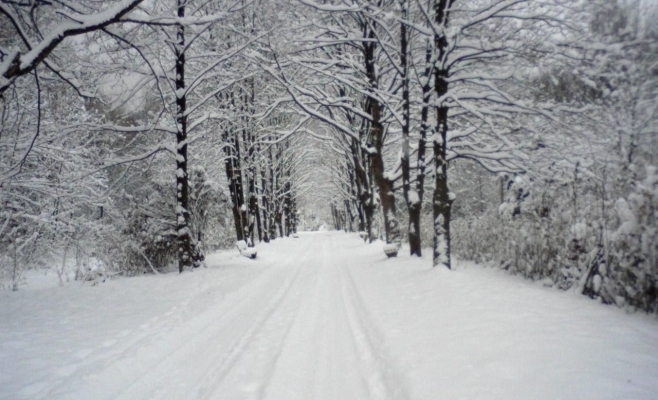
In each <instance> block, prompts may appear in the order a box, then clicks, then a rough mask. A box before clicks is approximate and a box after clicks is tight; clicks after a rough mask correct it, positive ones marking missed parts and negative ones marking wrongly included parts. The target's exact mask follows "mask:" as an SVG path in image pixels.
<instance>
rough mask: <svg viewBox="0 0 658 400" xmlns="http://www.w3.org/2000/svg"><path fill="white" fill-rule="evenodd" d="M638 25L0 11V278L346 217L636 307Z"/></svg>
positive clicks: (374, 12)
mask: <svg viewBox="0 0 658 400" xmlns="http://www.w3.org/2000/svg"><path fill="white" fill-rule="evenodd" d="M656 20H658V5H657V4H656V3H655V2H653V1H651V0H546V1H541V2H538V1H532V0H469V1H464V0H213V1H203V0H151V1H145V0H104V1H92V0H79V1H69V0H0V74H1V78H0V107H1V108H2V111H1V115H0V285H1V286H2V287H3V288H5V289H6V290H10V291H11V290H13V291H16V290H20V289H21V287H22V285H23V284H24V282H25V274H26V272H28V271H30V270H40V269H51V270H54V271H56V273H57V274H58V275H59V279H60V281H64V280H67V279H72V280H80V281H93V280H96V279H98V278H99V277H112V276H117V275H122V276H126V277H127V276H137V275H143V274H162V273H166V272H172V271H178V272H183V271H185V270H189V269H193V268H196V267H200V266H203V265H204V262H205V261H204V260H205V258H206V256H207V255H208V254H211V253H212V252H214V251H216V250H219V249H226V248H234V247H235V243H236V242H238V241H245V242H246V243H247V245H248V246H249V247H254V246H255V247H258V246H259V245H260V244H261V243H267V242H270V241H273V240H276V239H277V238H282V237H287V236H293V235H296V233H297V232H298V231H299V232H301V231H312V230H344V231H347V232H359V235H360V236H361V237H362V238H363V240H364V242H366V243H372V242H374V241H377V240H382V241H385V243H386V245H385V246H384V251H385V252H386V255H387V256H390V257H396V256H397V257H430V258H431V260H432V265H434V267H435V268H441V269H446V268H447V269H450V268H451V267H452V265H453V264H454V259H460V260H472V261H475V262H478V263H482V264H486V265H492V266H494V267H496V268H500V269H503V270H506V271H509V273H511V274H516V275H521V276H523V277H525V278H527V279H529V280H533V281H540V282H542V283H543V284H544V285H545V286H551V287H556V288H559V289H563V290H577V291H579V292H580V293H582V294H583V295H586V296H589V297H591V298H593V299H598V300H599V301H600V302H602V303H605V304H612V305H616V306H619V307H628V308H629V309H637V310H641V311H644V312H647V313H654V314H655V313H657V312H658V25H657V24H655V21H656ZM366 243H364V246H367V244H366ZM403 244H404V246H403ZM428 251H429V254H426V253H428Z"/></svg>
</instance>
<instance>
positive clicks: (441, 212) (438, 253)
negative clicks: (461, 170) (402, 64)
mask: <svg viewBox="0 0 658 400" xmlns="http://www.w3.org/2000/svg"><path fill="white" fill-rule="evenodd" d="M453 2H454V0H439V1H437V2H436V4H435V15H434V18H435V19H434V22H435V23H436V24H437V25H438V26H443V27H447V25H448V18H449V9H450V7H451V6H452V3H453ZM443 32H445V30H441V31H440V32H439V33H436V34H435V35H434V50H435V52H436V55H437V56H438V61H437V63H438V64H439V65H438V66H437V68H436V69H435V71H434V91H435V92H436V96H437V99H442V98H443V96H445V95H446V94H447V93H448V75H449V71H448V68H447V67H446V66H445V55H446V51H447V47H448V40H447V38H446V37H445V35H444V34H443ZM448 111H449V110H448V106H447V105H446V104H445V100H442V102H441V103H440V104H439V106H438V108H437V112H436V129H437V134H438V136H439V137H438V138H435V139H434V143H433V146H434V168H435V171H436V174H435V179H434V196H433V199H432V200H433V203H432V210H433V217H434V254H433V264H434V266H439V265H443V266H445V267H447V268H448V269H450V212H451V209H452V198H451V194H450V191H449V189H448V162H447V158H446V150H447V144H448V142H447V136H448Z"/></svg>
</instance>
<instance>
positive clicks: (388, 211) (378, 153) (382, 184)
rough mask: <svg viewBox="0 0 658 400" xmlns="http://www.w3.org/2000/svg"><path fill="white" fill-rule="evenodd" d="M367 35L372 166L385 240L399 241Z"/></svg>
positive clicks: (372, 53)
mask: <svg viewBox="0 0 658 400" xmlns="http://www.w3.org/2000/svg"><path fill="white" fill-rule="evenodd" d="M367 37H368V38H369V39H371V40H372V41H371V42H367V43H364V45H363V50H364V62H365V67H366V68H365V70H366V76H367V78H368V83H369V84H370V91H371V95H370V96H369V97H368V99H367V101H366V110H367V112H368V114H369V115H370V117H371V119H372V120H371V123H370V139H371V140H372V147H373V148H374V151H373V152H371V153H370V163H371V164H370V166H371V170H372V175H373V177H374V179H375V183H376V184H377V187H378V189H379V199H380V201H381V204H382V212H383V214H384V230H385V232H386V243H398V244H399V243H400V242H401V237H400V226H399V225H398V220H397V216H396V209H395V196H394V193H393V182H392V181H391V180H389V179H388V178H386V177H385V176H384V172H385V168H384V159H383V156H382V154H383V150H384V126H383V125H382V119H381V117H382V115H381V113H382V106H381V104H380V102H379V99H378V98H377V94H376V92H377V88H378V83H377V81H378V76H377V72H376V60H375V49H376V46H377V44H376V42H375V33H374V32H373V31H372V30H371V29H370V30H369V31H368V34H367Z"/></svg>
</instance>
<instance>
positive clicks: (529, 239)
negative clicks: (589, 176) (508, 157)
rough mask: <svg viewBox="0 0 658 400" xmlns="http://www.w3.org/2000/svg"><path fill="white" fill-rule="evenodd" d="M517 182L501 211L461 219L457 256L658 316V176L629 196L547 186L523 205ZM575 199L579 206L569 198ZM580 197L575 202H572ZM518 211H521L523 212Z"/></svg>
mask: <svg viewBox="0 0 658 400" xmlns="http://www.w3.org/2000/svg"><path fill="white" fill-rule="evenodd" d="M517 186H518V182H517V183H516V184H513V185H511V187H510V191H511V192H512V193H513V195H512V196H510V198H509V199H508V200H507V201H506V202H505V203H503V204H502V205H501V206H500V208H499V210H490V211H489V212H486V213H484V214H482V215H479V216H476V217H471V218H461V219H457V220H455V222H454V225H453V229H454V230H453V231H454V232H455V239H454V247H453V249H454V251H455V253H456V254H457V255H458V256H459V257H461V258H465V259H471V260H475V261H477V262H495V263H496V264H498V265H499V266H500V268H503V269H505V270H508V271H510V272H512V273H515V274H521V275H523V276H524V277H527V278H529V279H533V280H544V282H545V283H549V282H550V283H551V284H554V285H555V286H557V287H559V288H561V289H570V288H575V289H577V290H580V291H582V292H583V294H586V295H588V296H590V297H593V298H600V299H601V300H602V301H603V302H605V303H611V304H617V305H620V306H622V305H630V306H633V307H636V308H638V309H642V310H645V311H647V312H658V290H657V281H658V228H657V226H658V174H657V173H656V168H655V167H648V168H647V171H646V177H645V178H644V179H643V180H642V181H641V182H640V183H638V184H637V185H636V186H635V188H634V189H633V191H632V192H631V193H629V194H628V196H626V197H625V198H618V199H616V200H614V201H613V200H605V199H601V198H600V197H598V198H597V194H596V192H594V191H593V190H592V188H591V187H584V188H582V189H581V190H578V191H577V196H574V194H573V193H574V192H573V191H572V189H573V188H569V187H568V186H565V185H563V186H562V187H561V188H560V187H553V188H551V187H550V186H549V187H547V188H546V189H545V190H544V191H542V192H539V193H537V194H535V195H529V196H527V197H526V198H525V199H524V200H523V201H522V202H520V203H519V202H518V197H517V196H516V193H518V187H517ZM569 198H571V199H572V201H571V202H569V201H564V200H565V199H569ZM574 198H576V199H577V200H576V202H577V203H576V204H574V202H573V199H574ZM517 207H520V208H518V212H515V210H517Z"/></svg>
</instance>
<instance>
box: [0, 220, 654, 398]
mask: <svg viewBox="0 0 658 400" xmlns="http://www.w3.org/2000/svg"><path fill="white" fill-rule="evenodd" d="M382 246H383V245H382V244H381V243H375V244H371V245H366V244H364V243H363V242H362V241H361V240H360V239H358V237H357V236H356V235H348V234H341V233H335V232H320V233H312V234H310V233H309V234H301V235H300V238H299V239H279V240H276V241H274V242H273V243H270V244H262V245H259V246H258V259H257V260H249V259H247V258H244V257H240V256H238V255H237V251H232V252H224V253H218V254H216V255H213V256H210V257H209V259H208V264H209V268H207V269H200V270H197V271H194V272H186V273H184V274H182V275H178V274H168V275H160V276H144V277H139V278H130V279H117V280H111V281H107V282H105V283H102V284H99V285H97V286H93V287H92V286H89V285H87V284H85V285H81V284H79V283H74V284H70V285H65V286H63V287H51V288H46V287H43V285H40V286H39V287H37V288H31V289H30V288H28V289H27V290H20V291H18V292H0V399H114V398H119V399H149V398H150V399H260V398H265V399H285V400H288V399H385V398H392V399H579V400H580V399H597V400H598V399H655V398H656V396H657V394H658V379H656V371H658V321H657V320H656V318H655V317H653V316H646V315H641V314H627V313H626V312H624V311H622V310H619V309H616V308H612V307H605V306H601V305H599V304H597V303H596V302H594V301H591V300H589V299H587V298H585V297H584V296H580V295H576V294H573V293H563V292H559V291H557V290H554V289H548V288H544V287H542V286H540V285H538V284H535V283H530V282H526V281H523V280H521V279H519V278H517V277H513V276H509V275H506V274H504V273H502V272H500V271H497V270H493V269H485V268H482V267H479V266H476V265H472V264H458V268H457V270H456V271H447V270H443V269H433V268H431V267H430V263H431V257H426V258H425V259H423V260H417V259H410V258H409V257H408V256H406V255H403V256H402V257H399V258H397V259H390V260H389V259H386V256H385V255H384V253H383V251H382Z"/></svg>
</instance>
